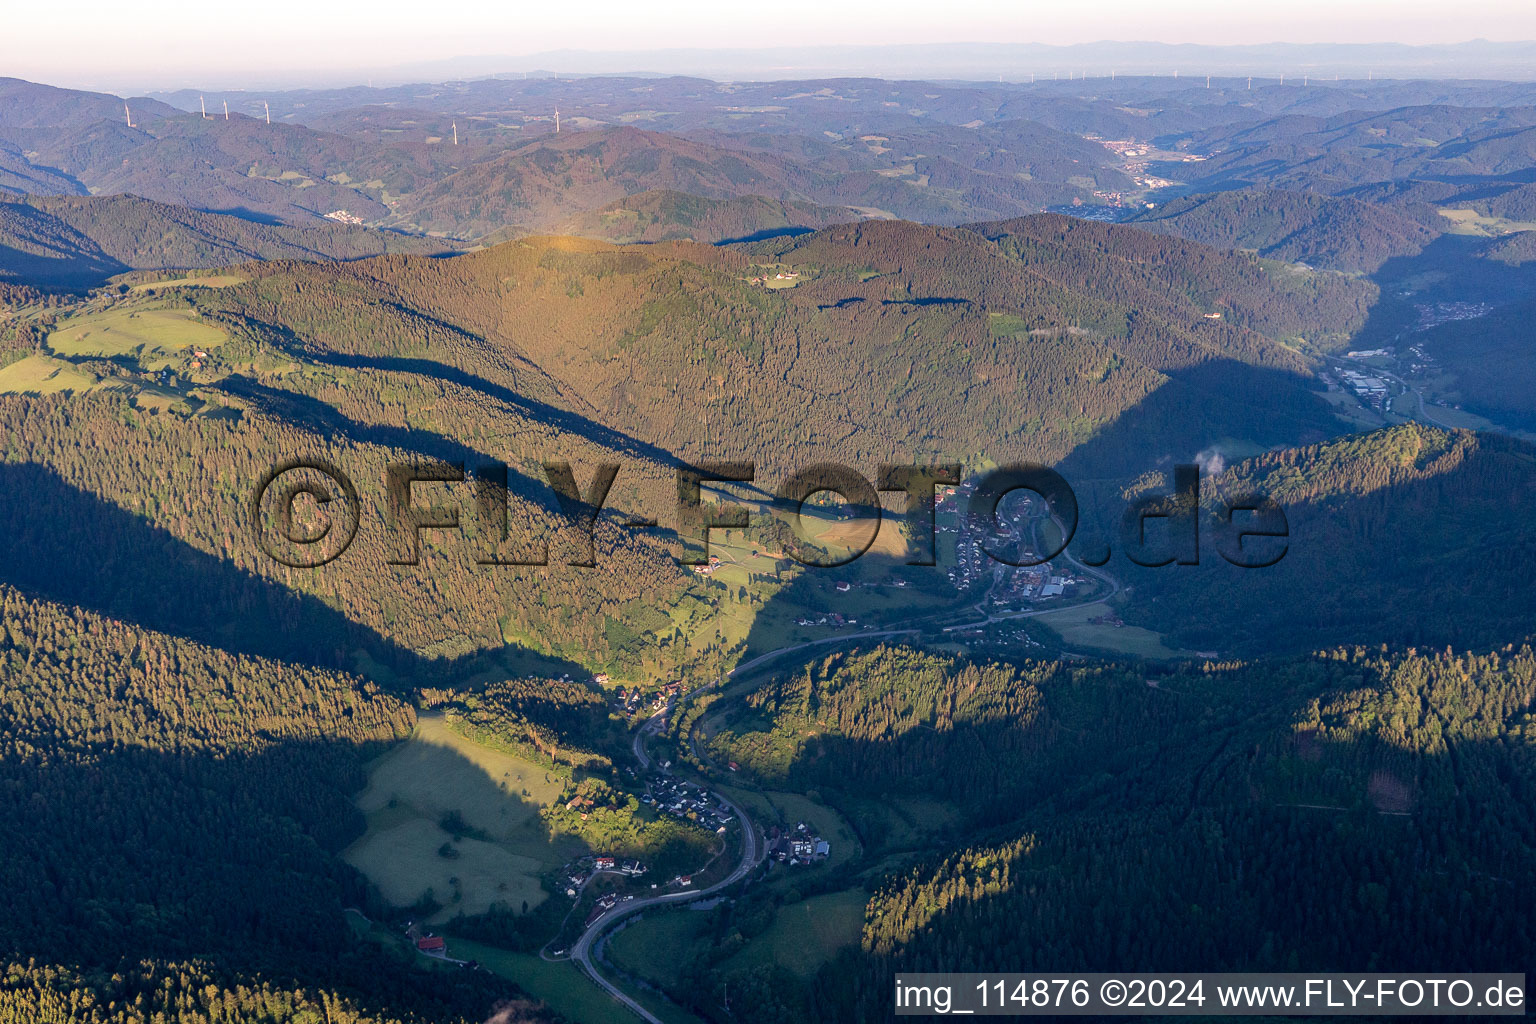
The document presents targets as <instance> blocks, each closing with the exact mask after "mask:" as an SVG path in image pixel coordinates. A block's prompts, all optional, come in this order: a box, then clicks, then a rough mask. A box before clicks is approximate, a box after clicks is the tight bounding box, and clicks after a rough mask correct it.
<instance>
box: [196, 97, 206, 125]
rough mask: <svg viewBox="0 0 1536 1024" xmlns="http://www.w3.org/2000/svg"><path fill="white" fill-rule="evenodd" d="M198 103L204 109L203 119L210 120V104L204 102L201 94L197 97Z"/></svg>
mask: <svg viewBox="0 0 1536 1024" xmlns="http://www.w3.org/2000/svg"><path fill="white" fill-rule="evenodd" d="M197 105H198V106H199V107H201V108H202V109H203V120H204V121H206V120H208V104H206V103H204V102H203V98H202V97H201V96H199V97H198V98H197Z"/></svg>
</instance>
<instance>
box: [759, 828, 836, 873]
mask: <svg viewBox="0 0 1536 1024" xmlns="http://www.w3.org/2000/svg"><path fill="white" fill-rule="evenodd" d="M767 840H768V856H769V857H771V858H773V859H774V860H776V861H778V862H779V863H780V864H789V865H792V866H793V865H802V864H814V863H816V862H818V861H823V860H826V859H827V858H828V857H830V856H831V855H832V844H831V843H829V842H827V840H825V839H823V838H821V836H819V835H817V834H816V833H815V832H814V831H812V830H811V828H810V827H809V826H808V825H806V823H805V822H803V821H802V822H800V823H799V824H798V825H796V826H795V829H794V831H793V832H790V831H786V830H784V829H780V828H779V827H778V826H777V825H775V826H774V827H773V828H771V829H769V830H768V836H767Z"/></svg>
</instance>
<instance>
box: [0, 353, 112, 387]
mask: <svg viewBox="0 0 1536 1024" xmlns="http://www.w3.org/2000/svg"><path fill="white" fill-rule="evenodd" d="M95 386H96V378H94V377H91V376H88V375H87V374H84V373H81V372H80V371H79V370H77V369H75V368H74V367H73V366H71V365H70V364H69V363H66V362H65V361H64V360H62V359H54V358H52V357H51V356H44V355H30V356H24V357H22V358H21V359H18V360H16V361H15V362H14V363H8V364H7V365H5V366H3V367H0V394H8V395H24V394H34V395H51V394H54V393H55V392H58V391H89V390H90V389H91V388H93V387H95Z"/></svg>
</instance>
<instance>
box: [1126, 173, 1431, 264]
mask: <svg viewBox="0 0 1536 1024" xmlns="http://www.w3.org/2000/svg"><path fill="white" fill-rule="evenodd" d="M1125 223H1130V224H1134V225H1135V226H1136V227H1139V228H1143V229H1144V230H1147V231H1156V232H1158V233H1160V234H1169V235H1176V236H1178V237H1180V238H1187V239H1190V240H1191V241H1195V242H1203V243H1205V244H1206V245H1214V246H1218V247H1220V248H1223V249H1252V250H1253V251H1255V252H1257V253H1258V254H1259V255H1260V256H1266V257H1269V258H1271V259H1278V260H1288V261H1297V262H1302V263H1307V264H1310V265H1312V266H1316V267H1326V268H1331V269H1335V270H1352V271H1366V272H1369V271H1373V270H1375V269H1377V268H1378V267H1380V266H1381V264H1383V263H1384V262H1386V261H1387V260H1389V259H1391V258H1393V257H1394V256H1411V255H1413V254H1414V253H1417V252H1419V251H1420V250H1421V249H1423V248H1424V246H1426V245H1428V244H1429V243H1430V242H1432V241H1433V240H1434V239H1435V238H1436V237H1438V236H1439V234H1440V233H1441V231H1442V230H1444V229H1445V228H1447V227H1449V226H1450V222H1449V221H1447V220H1446V219H1445V218H1443V217H1441V216H1440V215H1439V214H1438V213H1436V212H1435V210H1434V208H1433V207H1431V206H1429V205H1427V204H1424V205H1412V204H1400V205H1397V206H1394V207H1387V206H1380V205H1376V204H1372V203H1367V202H1362V201H1360V200H1358V199H1350V198H1339V197H1333V196H1324V195H1315V194H1312V193H1306V192H1287V191H1282V190H1280V189H1270V190H1268V191H1236V192H1216V193H1212V194H1209V195H1198V196H1187V197H1181V198H1178V199H1173V200H1170V201H1169V202H1166V203H1162V204H1159V205H1158V206H1156V207H1155V208H1153V209H1151V210H1147V211H1144V212H1142V213H1140V214H1137V215H1136V216H1135V217H1132V218H1131V219H1130V220H1129V221H1126V222H1125Z"/></svg>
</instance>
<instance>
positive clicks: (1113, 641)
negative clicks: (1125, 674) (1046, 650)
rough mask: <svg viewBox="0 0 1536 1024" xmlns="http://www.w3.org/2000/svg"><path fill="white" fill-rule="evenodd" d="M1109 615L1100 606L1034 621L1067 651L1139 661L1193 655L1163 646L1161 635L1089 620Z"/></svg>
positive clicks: (1050, 613)
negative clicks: (1085, 650)
mask: <svg viewBox="0 0 1536 1024" xmlns="http://www.w3.org/2000/svg"><path fill="white" fill-rule="evenodd" d="M1108 614H1112V610H1111V609H1109V608H1107V607H1105V606H1104V605H1101V604H1090V605H1078V606H1077V607H1074V608H1063V609H1061V610H1060V611H1054V612H1047V613H1045V614H1044V615H1040V616H1038V617H1036V618H1035V621H1036V622H1037V623H1040V624H1041V625H1044V626H1047V627H1049V628H1050V629H1051V630H1052V631H1054V632H1055V633H1056V634H1057V635H1058V636H1060V637H1061V640H1062V643H1064V644H1066V645H1067V646H1069V647H1072V646H1076V647H1092V648H1095V649H1097V650H1101V651H1113V652H1115V653H1116V654H1133V655H1135V656H1137V657H1140V658H1159V659H1160V658H1184V657H1190V656H1191V655H1192V654H1193V652H1191V651H1182V650H1178V649H1176V648H1172V647H1169V646H1167V645H1166V644H1164V643H1163V637H1162V634H1161V633H1154V632H1152V630H1150V629H1143V628H1141V627H1140V626H1104V625H1099V624H1096V623H1092V622H1089V621H1088V620H1089V619H1094V618H1098V617H1100V616H1103V615H1108Z"/></svg>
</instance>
